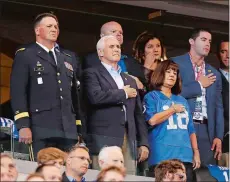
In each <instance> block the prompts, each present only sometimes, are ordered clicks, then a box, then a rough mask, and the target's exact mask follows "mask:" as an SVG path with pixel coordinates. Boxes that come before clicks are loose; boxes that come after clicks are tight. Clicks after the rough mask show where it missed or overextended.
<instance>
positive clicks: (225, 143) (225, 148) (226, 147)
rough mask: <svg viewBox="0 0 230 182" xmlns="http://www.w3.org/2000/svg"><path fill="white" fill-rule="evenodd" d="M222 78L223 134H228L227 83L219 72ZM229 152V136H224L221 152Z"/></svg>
mask: <svg viewBox="0 0 230 182" xmlns="http://www.w3.org/2000/svg"><path fill="white" fill-rule="evenodd" d="M220 75H221V78H222V98H223V107H224V134H226V133H227V132H229V82H228V80H227V79H226V78H225V77H224V75H223V74H222V73H221V72H220ZM228 151H229V135H225V137H224V140H223V152H228Z"/></svg>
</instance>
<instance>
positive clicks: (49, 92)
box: [10, 13, 81, 156]
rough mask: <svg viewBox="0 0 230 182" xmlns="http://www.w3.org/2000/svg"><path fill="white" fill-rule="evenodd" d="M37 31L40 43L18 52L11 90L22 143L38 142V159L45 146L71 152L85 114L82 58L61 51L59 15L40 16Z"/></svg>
mask: <svg viewBox="0 0 230 182" xmlns="http://www.w3.org/2000/svg"><path fill="white" fill-rule="evenodd" d="M34 30H35V34H36V43H32V44H29V45H27V46H26V47H22V48H20V49H19V50H18V51H17V52H16V55H15V59H14V62H13V67H12V74H11V89H10V90H11V105H12V109H13V112H14V115H15V116H14V118H15V123H16V126H17V129H19V141H20V142H23V143H25V144H29V143H31V142H32V140H33V148H34V153H35V156H36V155H37V152H38V151H39V150H40V149H42V148H45V147H57V148H60V149H62V150H66V149H67V148H69V147H70V146H72V145H73V144H75V143H76V142H77V137H78V132H77V127H76V124H77V125H80V124H81V116H80V111H79V101H78V96H77V95H78V88H77V83H76V82H77V80H76V75H77V73H76V71H75V70H77V67H76V58H75V57H74V55H72V54H70V53H69V52H67V51H66V50H64V49H58V48H56V47H55V45H56V40H57V37H58V35H59V27H58V19H57V17H56V16H55V15H53V14H50V13H43V14H40V15H38V16H37V17H36V19H35V23H34ZM73 108H75V110H74V109H73ZM75 112H76V115H75Z"/></svg>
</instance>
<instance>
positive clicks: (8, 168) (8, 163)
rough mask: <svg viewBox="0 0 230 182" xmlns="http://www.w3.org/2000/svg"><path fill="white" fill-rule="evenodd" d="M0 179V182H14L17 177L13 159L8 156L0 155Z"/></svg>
mask: <svg viewBox="0 0 230 182" xmlns="http://www.w3.org/2000/svg"><path fill="white" fill-rule="evenodd" d="M0 161H1V162H0V163H1V177H0V181H16V180H17V177H18V170H17V168H16V165H15V163H14V161H13V158H12V157H11V156H10V155H8V154H4V153H1V157H0Z"/></svg>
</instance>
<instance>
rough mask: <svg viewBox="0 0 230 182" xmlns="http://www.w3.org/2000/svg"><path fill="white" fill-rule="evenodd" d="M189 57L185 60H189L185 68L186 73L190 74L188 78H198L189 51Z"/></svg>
mask: <svg viewBox="0 0 230 182" xmlns="http://www.w3.org/2000/svg"><path fill="white" fill-rule="evenodd" d="M186 56H187V59H185V60H188V61H187V64H186V68H185V69H184V71H185V72H186V74H185V75H188V77H187V78H188V80H190V78H193V79H194V80H196V77H195V72H194V69H193V66H192V60H191V58H190V56H189V54H188V53H187V55H186ZM189 69H190V70H192V71H188V70H189Z"/></svg>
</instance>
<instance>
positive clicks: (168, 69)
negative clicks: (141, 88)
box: [143, 60, 200, 181]
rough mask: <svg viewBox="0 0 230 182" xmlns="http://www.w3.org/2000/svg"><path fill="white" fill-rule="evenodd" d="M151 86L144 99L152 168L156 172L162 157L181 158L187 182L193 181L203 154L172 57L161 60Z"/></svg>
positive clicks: (164, 158)
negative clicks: (195, 170) (200, 151)
mask: <svg viewBox="0 0 230 182" xmlns="http://www.w3.org/2000/svg"><path fill="white" fill-rule="evenodd" d="M150 86H151V87H150V88H151V89H153V90H152V91H151V92H149V93H147V94H146V95H145V97H144V101H143V102H144V106H145V113H144V115H145V120H146V122H147V123H148V124H149V136H148V137H149V145H150V156H149V161H148V162H149V167H150V168H149V169H150V171H153V170H154V167H155V166H156V165H157V164H158V163H160V162H161V161H163V160H169V159H179V160H181V161H182V162H183V163H184V165H185V167H186V173H187V178H188V181H192V177H193V174H192V173H193V172H192V171H193V168H194V169H196V168H199V167H200V155H199V150H198V146H197V138H196V134H195V129H194V125H193V120H192V116H191V114H190V111H189V107H188V103H187V101H186V99H185V98H183V97H182V96H180V95H179V94H180V92H181V79H180V76H179V68H178V65H177V64H176V63H174V62H173V61H171V60H165V61H162V62H160V63H159V64H158V66H157V68H156V70H155V72H154V73H153V74H152V76H151V80H150ZM150 174H151V173H150ZM152 174H153V172H152Z"/></svg>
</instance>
